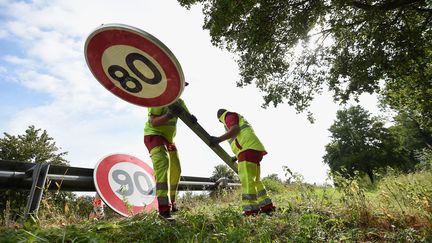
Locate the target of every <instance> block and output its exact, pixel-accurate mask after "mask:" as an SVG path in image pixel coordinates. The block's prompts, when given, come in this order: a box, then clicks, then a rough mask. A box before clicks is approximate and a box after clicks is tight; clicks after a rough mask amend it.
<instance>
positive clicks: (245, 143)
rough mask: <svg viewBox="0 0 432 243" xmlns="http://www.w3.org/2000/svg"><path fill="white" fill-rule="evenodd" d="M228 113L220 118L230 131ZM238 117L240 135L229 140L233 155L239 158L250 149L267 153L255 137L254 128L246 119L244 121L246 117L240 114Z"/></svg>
mask: <svg viewBox="0 0 432 243" xmlns="http://www.w3.org/2000/svg"><path fill="white" fill-rule="evenodd" d="M227 113H228V111H225V112H224V113H223V114H222V116H221V117H219V121H220V122H222V123H223V124H224V126H225V130H228V127H227V125H226V123H225V117H226V115H227ZM237 115H238V117H239V127H240V133H239V134H238V135H237V137H235V138H234V139H230V140H228V142H229V143H230V145H231V150H232V151H233V153H234V154H235V155H236V156H238V155H239V154H240V153H241V152H243V151H245V150H248V149H253V150H256V151H266V150H265V148H264V145H263V144H262V143H261V141H260V140H259V139H258V137H257V136H256V135H255V133H254V131H253V129H252V127H251V126H250V125H249V123H248V122H247V121H246V119H244V117H243V116H242V115H240V114H238V113H237Z"/></svg>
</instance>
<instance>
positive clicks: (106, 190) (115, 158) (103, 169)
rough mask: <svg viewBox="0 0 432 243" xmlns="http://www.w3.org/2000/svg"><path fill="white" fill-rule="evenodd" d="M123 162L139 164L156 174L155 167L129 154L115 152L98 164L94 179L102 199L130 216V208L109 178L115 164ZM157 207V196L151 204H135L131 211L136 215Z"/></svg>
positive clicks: (119, 211)
mask: <svg viewBox="0 0 432 243" xmlns="http://www.w3.org/2000/svg"><path fill="white" fill-rule="evenodd" d="M123 162H130V163H133V164H135V165H138V166H140V167H141V168H143V169H144V170H145V171H146V172H147V173H149V174H150V175H152V176H153V175H154V173H153V169H152V168H151V167H150V166H148V165H147V164H146V163H144V162H143V161H141V160H139V159H138V158H136V157H134V156H132V155H127V154H113V155H110V156H107V157H105V158H104V159H103V160H102V161H100V162H99V164H98V165H97V166H96V168H95V172H94V177H95V179H94V181H95V186H96V188H97V189H98V192H99V195H100V196H101V198H102V199H104V201H105V203H106V204H108V205H109V206H110V207H111V208H112V209H114V210H115V211H116V212H118V213H120V214H122V215H123V216H130V212H129V209H128V208H127V207H126V205H125V203H124V202H123V200H122V199H121V198H119V197H118V196H117V194H115V192H114V191H113V190H112V189H111V187H110V184H109V178H108V175H109V172H110V170H111V168H112V167H113V166H114V165H116V164H118V163H123ZM157 207H158V204H157V198H156V196H155V198H154V200H153V201H152V202H151V203H150V204H148V205H146V206H133V207H132V208H131V209H132V210H131V211H132V214H133V215H135V214H137V213H140V212H142V211H143V210H144V209H146V211H149V210H152V209H157ZM147 209H148V210H147Z"/></svg>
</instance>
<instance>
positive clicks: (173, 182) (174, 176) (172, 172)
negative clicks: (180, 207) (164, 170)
mask: <svg viewBox="0 0 432 243" xmlns="http://www.w3.org/2000/svg"><path fill="white" fill-rule="evenodd" d="M168 154H169V197H170V201H171V208H172V211H173V212H175V211H177V206H176V194H177V188H178V183H179V181H180V174H181V166H180V159H179V157H178V153H177V148H176V147H175V145H174V144H170V145H168Z"/></svg>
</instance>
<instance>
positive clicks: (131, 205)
mask: <svg viewBox="0 0 432 243" xmlns="http://www.w3.org/2000/svg"><path fill="white" fill-rule="evenodd" d="M93 179H94V182H95V187H96V190H97V192H98V193H99V195H100V197H101V198H102V199H103V200H104V202H105V203H106V204H107V205H108V206H109V207H110V208H112V209H113V210H114V211H116V212H117V213H119V214H121V215H123V216H131V215H134V214H137V213H140V212H143V211H146V212H148V211H151V210H156V209H157V207H158V204H157V199H156V181H155V179H154V177H153V169H152V168H151V167H149V166H148V165H147V164H146V163H144V162H143V161H141V160H139V159H138V158H136V157H134V156H131V155H127V154H114V155H109V156H107V157H105V158H103V159H102V160H101V161H100V162H99V163H98V164H97V165H96V167H95V170H94V172H93Z"/></svg>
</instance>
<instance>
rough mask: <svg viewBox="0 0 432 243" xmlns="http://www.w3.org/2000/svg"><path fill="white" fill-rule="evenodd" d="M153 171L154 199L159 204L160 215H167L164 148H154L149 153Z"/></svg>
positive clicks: (166, 161)
mask: <svg viewBox="0 0 432 243" xmlns="http://www.w3.org/2000/svg"><path fill="white" fill-rule="evenodd" d="M150 157H151V159H152V162H153V169H154V172H155V179H156V197H157V200H158V204H159V213H160V214H169V212H170V206H169V199H168V166H169V160H168V153H167V150H166V148H165V146H157V147H154V148H153V149H152V150H151V151H150Z"/></svg>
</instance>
